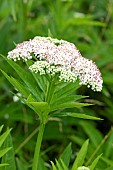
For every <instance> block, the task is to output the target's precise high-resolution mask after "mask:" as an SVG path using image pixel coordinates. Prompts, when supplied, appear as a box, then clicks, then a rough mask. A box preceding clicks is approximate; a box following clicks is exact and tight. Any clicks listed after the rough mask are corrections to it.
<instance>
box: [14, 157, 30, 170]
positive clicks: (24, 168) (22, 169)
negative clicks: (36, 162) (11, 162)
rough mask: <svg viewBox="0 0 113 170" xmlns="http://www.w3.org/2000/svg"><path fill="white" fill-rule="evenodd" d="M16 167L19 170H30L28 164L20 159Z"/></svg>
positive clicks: (17, 160) (17, 159)
mask: <svg viewBox="0 0 113 170" xmlns="http://www.w3.org/2000/svg"><path fill="white" fill-rule="evenodd" d="M16 166H17V169H18V170H28V166H27V164H26V163H25V162H22V161H21V160H20V159H19V158H18V157H17V158H16Z"/></svg>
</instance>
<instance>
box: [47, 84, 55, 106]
mask: <svg viewBox="0 0 113 170" xmlns="http://www.w3.org/2000/svg"><path fill="white" fill-rule="evenodd" d="M54 89H55V83H54V81H51V82H49V86H48V90H47V96H46V100H45V101H46V102H48V104H50V103H51V100H52V97H53V94H54Z"/></svg>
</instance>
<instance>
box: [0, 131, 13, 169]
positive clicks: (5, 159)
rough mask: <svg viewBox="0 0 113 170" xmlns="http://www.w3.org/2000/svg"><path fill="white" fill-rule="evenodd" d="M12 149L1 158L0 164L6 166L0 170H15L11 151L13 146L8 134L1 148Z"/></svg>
mask: <svg viewBox="0 0 113 170" xmlns="http://www.w3.org/2000/svg"><path fill="white" fill-rule="evenodd" d="M7 147H12V149H11V150H9V151H8V152H7V153H6V154H5V155H4V156H3V157H2V161H1V162H2V163H8V164H9V165H8V166H4V167H2V169H1V170H16V166H15V158H14V151H13V144H12V138H11V135H10V134H9V135H8V137H7V139H6V140H5V142H4V145H3V148H7Z"/></svg>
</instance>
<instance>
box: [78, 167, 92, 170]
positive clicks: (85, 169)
mask: <svg viewBox="0 0 113 170" xmlns="http://www.w3.org/2000/svg"><path fill="white" fill-rule="evenodd" d="M77 170H90V169H89V168H88V167H86V166H80V167H78V168H77Z"/></svg>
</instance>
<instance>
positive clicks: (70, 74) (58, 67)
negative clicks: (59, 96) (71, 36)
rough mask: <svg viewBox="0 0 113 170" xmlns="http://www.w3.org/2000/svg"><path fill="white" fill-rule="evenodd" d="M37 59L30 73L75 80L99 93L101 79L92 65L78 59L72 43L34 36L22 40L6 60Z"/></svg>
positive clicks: (81, 58)
mask: <svg viewBox="0 0 113 170" xmlns="http://www.w3.org/2000/svg"><path fill="white" fill-rule="evenodd" d="M33 57H35V59H36V60H37V61H36V62H34V64H33V65H32V66H30V70H32V71H34V72H35V73H37V72H39V73H40V74H51V75H54V74H56V73H58V74H59V80H60V81H61V80H63V81H65V82H66V81H69V82H74V81H76V79H77V78H78V79H79V81H80V84H81V85H87V87H91V88H92V90H94V91H101V90H102V83H103V80H102V77H101V73H100V71H99V69H98V68H97V66H96V65H95V63H94V62H92V61H91V60H88V59H86V58H84V57H82V56H81V54H80V52H79V50H77V48H76V47H75V45H74V44H72V43H69V42H67V41H64V40H58V39H53V38H51V37H40V36H37V37H35V38H34V39H32V40H29V41H25V42H23V43H20V44H18V45H17V46H16V48H15V49H14V50H12V51H10V52H8V58H9V59H13V60H14V61H16V60H20V59H21V58H22V59H23V60H24V61H26V60H28V59H32V58H33Z"/></svg>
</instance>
